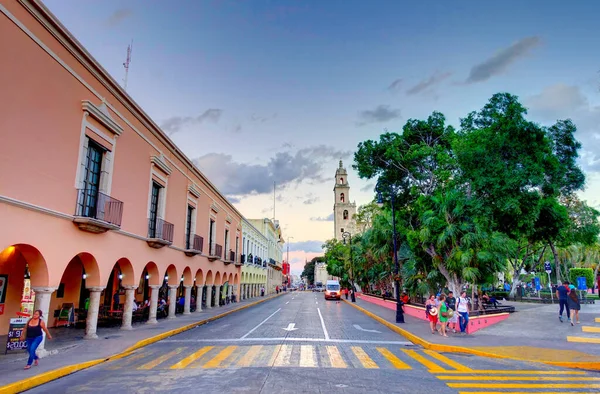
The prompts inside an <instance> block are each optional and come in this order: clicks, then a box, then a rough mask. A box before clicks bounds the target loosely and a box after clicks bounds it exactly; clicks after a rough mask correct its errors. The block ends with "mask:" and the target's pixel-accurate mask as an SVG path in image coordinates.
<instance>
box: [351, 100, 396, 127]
mask: <svg viewBox="0 0 600 394" xmlns="http://www.w3.org/2000/svg"><path fill="white" fill-rule="evenodd" d="M358 117H359V121H358V122H357V124H358V125H359V126H364V125H366V124H369V123H384V122H388V121H390V120H393V119H398V118H400V117H401V116H400V110H399V109H392V108H390V106H389V105H378V106H377V107H375V109H368V110H364V111H360V112H359V113H358Z"/></svg>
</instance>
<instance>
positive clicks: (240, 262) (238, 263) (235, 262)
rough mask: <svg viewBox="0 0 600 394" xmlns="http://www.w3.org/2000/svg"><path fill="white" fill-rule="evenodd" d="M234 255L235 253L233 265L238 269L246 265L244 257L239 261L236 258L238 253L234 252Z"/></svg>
mask: <svg viewBox="0 0 600 394" xmlns="http://www.w3.org/2000/svg"><path fill="white" fill-rule="evenodd" d="M232 253H233V263H234V264H235V266H236V267H241V266H242V264H244V262H243V261H242V259H243V256H244V255H242V256H241V258H239V259H238V258H237V256H236V253H235V252H232Z"/></svg>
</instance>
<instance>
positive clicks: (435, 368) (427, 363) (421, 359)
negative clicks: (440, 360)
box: [402, 349, 446, 373]
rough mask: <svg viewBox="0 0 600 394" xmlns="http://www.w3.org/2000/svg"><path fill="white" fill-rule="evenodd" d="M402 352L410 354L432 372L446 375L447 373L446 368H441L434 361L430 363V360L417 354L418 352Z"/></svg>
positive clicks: (407, 350) (410, 350) (404, 350)
mask: <svg viewBox="0 0 600 394" xmlns="http://www.w3.org/2000/svg"><path fill="white" fill-rule="evenodd" d="M402 351H403V352H404V353H406V354H408V355H409V356H410V357H412V358H414V359H415V360H417V361H418V362H420V363H421V364H423V365H424V366H425V367H426V368H427V369H428V370H430V371H431V372H444V373H445V372H446V371H444V368H442V367H440V366H439V365H437V364H436V363H434V362H433V361H429V360H428V359H426V358H425V357H423V356H421V355H420V354H419V353H417V352H416V351H414V350H412V349H402Z"/></svg>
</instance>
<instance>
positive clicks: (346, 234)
mask: <svg viewBox="0 0 600 394" xmlns="http://www.w3.org/2000/svg"><path fill="white" fill-rule="evenodd" d="M342 238H343V239H344V245H345V244H346V238H348V241H349V243H350V270H351V271H352V275H351V276H350V284H351V285H352V292H351V293H350V297H351V299H352V302H356V296H355V295H354V291H355V289H356V287H354V259H353V258H352V234H350V233H349V232H348V231H346V232H344V230H342Z"/></svg>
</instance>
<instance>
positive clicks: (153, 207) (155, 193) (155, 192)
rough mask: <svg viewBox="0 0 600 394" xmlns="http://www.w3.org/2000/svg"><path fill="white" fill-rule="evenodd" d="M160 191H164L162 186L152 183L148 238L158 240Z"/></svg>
mask: <svg viewBox="0 0 600 394" xmlns="http://www.w3.org/2000/svg"><path fill="white" fill-rule="evenodd" d="M160 189H162V186H161V185H159V184H158V183H156V182H152V193H151V194H150V217H149V221H148V238H156V224H157V221H158V201H159V198H160Z"/></svg>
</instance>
